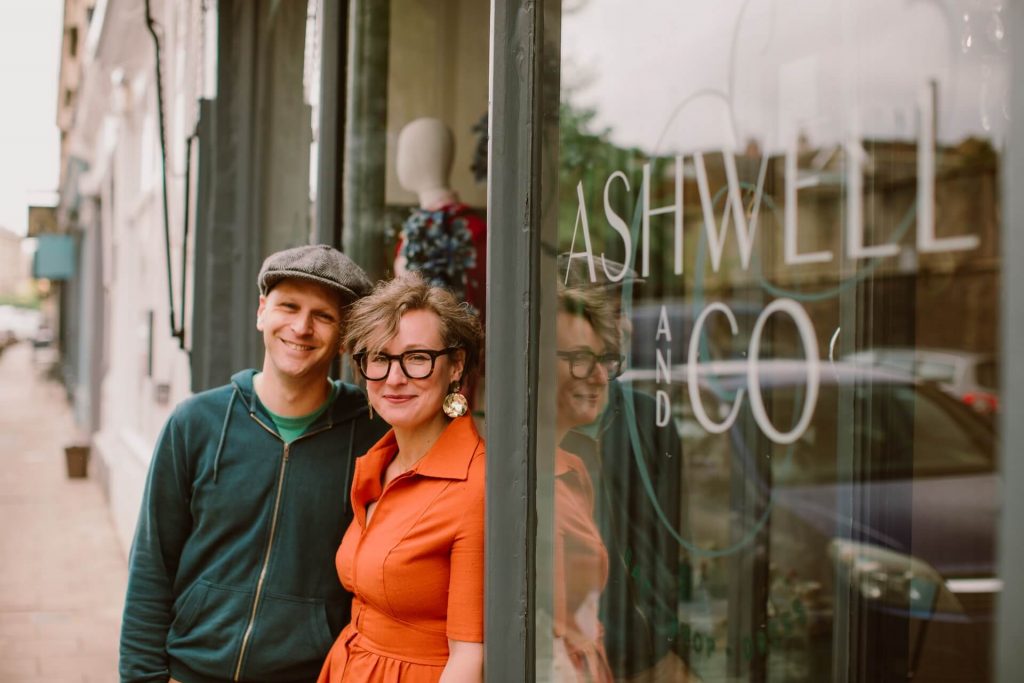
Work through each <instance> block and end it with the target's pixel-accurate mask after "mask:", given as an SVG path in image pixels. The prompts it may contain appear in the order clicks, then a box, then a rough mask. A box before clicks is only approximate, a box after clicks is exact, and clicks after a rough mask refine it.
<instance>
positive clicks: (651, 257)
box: [488, 0, 1019, 681]
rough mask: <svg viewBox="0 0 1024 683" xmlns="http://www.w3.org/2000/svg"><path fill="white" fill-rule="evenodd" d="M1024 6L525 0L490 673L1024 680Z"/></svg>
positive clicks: (496, 137) (517, 83) (498, 82)
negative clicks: (1005, 602) (1013, 442)
mask: <svg viewBox="0 0 1024 683" xmlns="http://www.w3.org/2000/svg"><path fill="white" fill-rule="evenodd" d="M534 12H536V14H534ZM1018 15H1019V12H1018ZM1012 23H1013V22H1012V21H1011V12H1010V11H1008V10H1007V9H1005V8H1004V6H1003V4H1001V3H996V2H984V3H978V2H962V1H961V0H956V1H954V2H949V3H943V4H939V3H892V2H880V1H878V2H874V1H872V2H858V3H854V2H837V3H828V4H822V3H818V2H798V3H772V2H764V3H760V2H741V1H739V0H737V1H735V2H725V3H715V4H713V5H711V4H707V3H697V2H667V1H665V2H642V3H620V2H612V1H611V0H584V1H577V2H571V3H570V2H564V3H558V2H547V3H542V5H541V6H540V7H536V8H533V7H532V6H529V7H526V8H512V7H506V6H505V4H504V3H495V5H494V18H493V26H494V36H493V44H494V56H493V65H492V66H493V70H494V71H493V74H492V79H493V80H492V101H493V107H492V136H493V139H492V143H491V173H492V175H491V193H490V197H489V205H490V210H491V223H492V224H493V227H492V231H491V240H492V241H491V248H492V252H491V253H495V251H500V250H502V249H504V250H507V251H508V252H509V253H516V254H518V255H521V256H522V258H521V259H518V260H517V262H516V263H515V264H513V263H506V264H504V269H502V267H503V266H499V265H498V264H497V263H496V262H495V261H494V260H492V266H493V269H492V274H491V284H492V286H491V292H490V297H491V298H490V300H489V301H490V304H489V307H490V310H491V311H492V314H491V317H490V320H489V322H488V329H489V334H490V335H491V338H490V340H489V349H488V352H489V354H490V355H489V358H490V362H491V366H490V367H489V382H490V383H491V387H492V388H493V387H494V386H496V385H500V386H502V387H506V388H507V392H506V393H505V394H504V395H503V396H502V401H503V406H504V407H503V410H502V411H501V415H500V417H499V416H498V415H497V414H496V413H495V411H494V410H489V411H488V413H489V415H490V419H489V421H488V429H489V432H488V434H489V438H490V440H491V444H490V451H491V461H492V462H491V468H490V476H491V478H492V482H493V480H494V478H495V477H498V476H501V477H503V478H504V480H503V481H502V482H501V483H500V484H495V485H492V486H490V488H489V491H490V494H489V495H490V497H489V511H490V516H491V522H490V527H489V528H490V530H491V538H494V536H495V534H500V535H501V538H502V539H503V540H502V543H501V544H498V543H495V542H494V541H491V542H489V559H488V561H489V567H495V569H490V570H489V574H488V578H489V586H490V588H489V592H488V614H489V617H488V619H489V621H488V627H489V631H488V638H489V639H490V638H492V635H493V634H495V633H499V632H500V633H501V635H502V639H501V643H500V645H498V644H495V643H494V641H493V640H492V641H491V643H490V644H489V645H488V663H489V668H488V671H489V675H494V673H495V672H499V671H500V672H504V671H513V670H514V671H515V672H516V675H517V676H519V677H520V678H522V677H533V678H535V679H536V680H588V679H587V678H586V676H592V677H596V678H597V679H598V680H600V679H601V676H602V675H605V673H604V672H610V674H611V675H612V676H614V677H615V679H616V680H632V679H633V678H634V677H640V678H638V679H637V680H685V679H686V678H685V677H686V675H687V674H686V672H689V673H690V676H691V678H692V679H693V680H705V681H823V680H833V681H889V680H893V681H895V680H907V679H909V678H913V679H914V680H927V681H946V680H949V681H968V680H969V681H984V680H995V675H996V674H995V671H994V667H993V664H992V662H993V661H994V659H993V658H994V652H995V640H996V636H997V629H996V628H995V623H996V618H997V613H996V609H995V607H996V604H997V602H998V600H999V596H1000V593H1001V591H1002V586H1003V580H1001V579H1003V578H1006V577H1005V576H1003V575H1002V574H1001V573H1000V572H999V571H998V569H997V558H998V547H997V543H996V539H997V536H998V532H999V528H1000V516H1001V513H1002V510H1001V508H1000V505H1001V501H1002V500H1006V496H1005V495H1003V494H1002V492H1001V491H1002V487H1003V474H1004V469H1003V468H1001V467H1000V465H999V456H998V448H997V447H998V444H999V443H1000V436H1001V425H1003V424H1005V423H1006V422H1008V420H1007V419H1006V416H1007V415H1009V414H1010V412H1009V411H1010V410H1011V409H1012V407H1013V406H1012V405H1011V406H1010V407H1009V408H1008V406H1007V396H1008V395H1009V394H1012V393H1013V391H1014V387H1004V386H1002V385H1003V384H1004V382H1003V378H1004V377H1007V376H1013V375H1012V373H1013V368H1014V367H1015V366H1014V365H1010V364H1011V363H1012V360H1010V359H1008V358H1007V356H1006V354H1005V353H1003V352H1002V351H1001V344H1002V341H1001V340H1002V339H1003V338H1013V336H1012V335H1013V331H1012V328H1010V329H1009V331H1007V330H1006V329H1004V324H1005V322H1006V321H1004V320H1003V318H1004V317H1005V314H1004V311H1007V310H1009V311H1011V314H1012V310H1013V308H1012V306H1013V304H1014V303H1015V302H1014V301H1013V299H1012V298H1011V297H1010V296H1009V295H1006V296H1005V297H1004V291H1005V290H1004V280H1005V281H1012V279H1013V274H1012V273H1004V272H1003V268H1004V264H1005V265H1007V266H1009V265H1010V263H1011V262H1012V261H1011V260H1010V259H1009V257H1008V256H1007V257H1004V256H1003V255H1004V254H1005V253H1006V250H1007V248H1012V246H1013V243H1012V242H1011V241H1010V240H1007V241H1006V243H1005V244H1004V243H1002V240H1004V239H1005V235H1006V230H1005V226H1004V220H1005V219H1004V216H1005V215H1006V214H1005V211H1006V209H1007V207H1005V206H1004V203H1003V188H1004V187H1007V186H1011V185H1012V183H1010V181H1008V180H1007V173H1009V172H1010V170H1009V169H1012V168H1014V166H1013V163H1014V161H1013V160H1014V159H1015V158H1016V157H1014V156H1012V155H1019V152H1018V151H1017V150H1016V148H1015V147H1014V146H1013V145H1012V144H1011V142H1012V141H1014V140H1018V139H1019V133H1018V134H1017V135H1016V136H1015V135H1013V134H1011V122H1010V111H1011V100H1010V98H1011V96H1012V93H1011V90H1010V84H1011V82H1012V79H1011V78H1010V70H1011V54H1012V52H1011V47H1012V45H1011V40H1010V38H1009V36H1010V35H1012V31H1010V30H1009V26H1010V24H1012ZM1017 163H1018V164H1019V162H1017ZM1008 201H1010V202H1014V201H1016V199H1015V198H1014V197H1013V196H1011V197H1009V198H1008ZM1011 210H1012V206H1011ZM1017 211H1018V212H1019V208H1018V209H1017ZM1011 215H1013V214H1011ZM509 216H514V217H516V218H515V219H511V220H510V219H507V218H505V219H503V218H502V217H509ZM517 222H521V223H522V224H523V226H524V227H530V228H531V229H530V230H526V231H517V230H515V229H514V227H513V224H515V223H517ZM506 223H507V225H503V224H506ZM499 230H501V232H499ZM510 233H511V234H510ZM570 253H571V255H572V256H571V257H569V256H568V254H570ZM624 265H625V267H624ZM495 285H500V287H496V286H495ZM579 291H583V292H584V294H583V295H582V296H583V298H584V299H586V301H585V302H584V304H579V302H577V303H576V304H574V305H576V306H577V309H576V310H578V308H579V306H581V305H582V306H584V307H587V306H590V307H593V308H595V309H601V308H603V309H608V310H610V312H611V313H610V315H611V319H612V320H615V321H617V327H616V328H615V330H614V334H609V333H608V331H607V330H604V331H603V332H602V331H601V330H598V329H597V328H598V327H600V325H599V321H600V320H601V319H603V318H601V316H598V317H597V319H589V322H588V325H583V326H581V325H579V324H578V320H577V318H578V317H579V316H576V315H575V314H570V315H567V314H566V311H567V309H566V302H567V301H570V300H572V299H573V297H574V296H575V293H578V292H579ZM524 301H526V302H529V305H528V307H527V308H525V309H524V308H523V307H522V303H523V302H524ZM499 302H500V303H499ZM502 305H504V308H502ZM512 307H517V308H515V309H513V308H512ZM496 310H520V311H522V315H520V316H516V317H514V318H511V317H508V318H506V319H505V320H504V321H503V320H501V319H499V318H497V317H496V316H495V315H494V311H496ZM505 332H507V333H508V334H505ZM1004 334H1005V335H1007V336H1006V337H1002V336H1001V335H1004ZM517 335H519V336H518V337H517ZM580 351H583V352H584V353H578V352H580ZM496 352H500V354H501V355H503V357H507V356H508V355H509V354H511V355H513V356H516V357H518V358H520V359H521V360H522V363H520V364H518V365H517V368H516V370H515V372H514V373H513V372H512V371H511V370H508V369H506V370H505V371H504V373H505V374H502V372H503V371H502V369H500V368H499V367H498V366H497V365H496V364H495V360H494V359H495V358H496V357H497V355H498V354H497V353H496ZM585 352H593V353H594V354H596V355H597V356H604V358H603V359H601V358H599V359H598V362H597V364H596V366H595V367H594V370H593V372H592V374H591V375H590V376H589V377H588V376H587V371H588V370H589V368H588V365H593V360H592V359H593V356H588V355H587V353H585ZM614 354H621V355H622V356H623V358H624V363H623V366H622V368H621V374H619V375H618V377H617V378H614V379H610V380H609V379H608V377H609V373H607V372H606V370H604V369H601V368H602V367H603V366H602V361H603V362H604V366H607V367H608V369H610V370H612V372H611V373H610V374H612V375H614V374H616V372H618V371H619V368H618V367H616V363H615V362H614V361H612V360H611V358H612V355H614ZM1008 365H1009V370H1007V369H1006V366H1008ZM523 367H526V368H527V372H525V373H523V372H522V368H523ZM506 375H507V376H506ZM499 379H500V380H502V381H496V380H499ZM504 380H507V382H506V381H504ZM497 400H498V399H497V397H496V396H495V395H494V392H493V391H491V392H490V395H489V406H492V407H494V406H497V403H496V402H497ZM1010 428H1011V429H1012V428H1013V427H1012V425H1011V427H1010ZM506 458H507V459H508V460H507V461H506ZM498 459H500V460H501V461H502V462H501V463H500V464H499V463H497V462H496V461H497V460H498ZM1009 473H1010V469H1009V468H1007V469H1006V470H1005V474H1009ZM509 482H512V483H511V484H510V483H509ZM513 504H514V505H518V506H519V508H515V509H514V508H512V507H509V506H510V505H513ZM513 510H515V517H516V519H511V518H510V515H512V513H513ZM534 516H535V517H534ZM534 521H535V523H536V533H535V534H534V533H533V532H532V524H533V522H534ZM510 538H513V539H519V541H520V542H519V543H510V542H509V539H510ZM506 586H507V587H508V590H502V587H506ZM509 591H511V593H510V592H509ZM524 611H525V612H526V613H527V617H526V619H525V621H517V620H516V619H514V618H510V616H509V615H510V614H518V613H522V612H524ZM1013 614H1014V611H1013V608H1012V605H1010V606H1009V607H1007V609H1006V611H1005V612H1004V614H1003V619H1004V622H1003V623H1006V624H1011V622H1013V621H1014V619H1015V618H1016V617H1014V616H1013ZM1011 626H1012V624H1011ZM522 654H525V655H526V657H527V658H528V659H529V661H528V662H527V663H526V664H525V665H524V664H523V663H522V662H521V661H518V660H517V657H521V655H522ZM1004 660H1005V658H1004ZM1005 661H1009V662H1011V663H1010V664H1004V669H1003V673H1004V674H1006V673H1009V674H1010V675H1011V676H1012V674H1013V669H1012V658H1010V659H1008V660H1005ZM505 663H507V664H508V666H505ZM517 667H522V668H517ZM510 680H512V679H510ZM517 680H518V679H517ZM1003 680H1012V677H1011V678H1005V675H1004V678H1003Z"/></svg>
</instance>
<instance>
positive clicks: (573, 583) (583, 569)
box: [554, 448, 613, 683]
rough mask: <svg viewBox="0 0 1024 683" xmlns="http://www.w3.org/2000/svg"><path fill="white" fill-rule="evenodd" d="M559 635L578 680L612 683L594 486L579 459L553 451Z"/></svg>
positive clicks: (605, 561) (603, 561)
mask: <svg viewBox="0 0 1024 683" xmlns="http://www.w3.org/2000/svg"><path fill="white" fill-rule="evenodd" d="M554 555H555V558H554V559H555V586H554V601H555V604H554V612H555V623H554V627H555V637H556V638H562V639H563V640H564V643H565V647H566V650H567V651H568V654H569V657H570V659H571V660H572V662H573V667H574V669H575V672H576V676H577V680H580V681H594V682H595V683H605V682H607V683H611V681H612V678H613V677H612V673H611V669H610V668H609V666H608V658H607V656H606V654H605V650H604V628H603V626H602V625H601V622H600V621H599V620H598V614H597V605H598V599H599V598H600V595H601V591H602V590H604V587H605V584H606V583H607V581H608V551H607V550H606V549H605V546H604V542H603V541H602V540H601V535H600V533H599V532H598V530H597V524H596V523H595V522H594V486H593V483H592V482H591V481H590V475H589V474H587V468H586V466H585V465H584V464H583V461H582V460H580V459H579V458H578V457H576V456H575V455H573V454H572V453H569V452H568V451H564V450H562V449H561V448H559V449H558V450H557V451H556V452H555V547H554Z"/></svg>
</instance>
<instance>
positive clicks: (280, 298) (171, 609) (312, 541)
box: [120, 245, 387, 683]
mask: <svg viewBox="0 0 1024 683" xmlns="http://www.w3.org/2000/svg"><path fill="white" fill-rule="evenodd" d="M259 287H260V298H259V308H258V309H257V313H256V328H257V329H258V330H260V331H261V332H262V333H263V342H264V345H265V347H266V352H265V354H264V357H263V369H262V371H261V372H257V371H255V370H243V371H242V372H239V373H237V374H235V375H234V376H233V377H232V378H231V383H230V384H228V385H226V386H223V387H220V388H217V389H212V390H210V391H206V392H203V393H200V394H197V395H196V396H193V397H192V398H190V399H188V400H186V401H184V402H183V403H181V404H180V405H179V406H178V407H177V408H176V409H175V411H174V413H173V414H172V415H171V417H170V419H169V420H168V422H167V424H166V425H165V427H164V429H163V432H162V433H161V435H160V438H159V440H158V442H157V446H156V450H155V453H154V455H153V460H152V463H151V466H150V471H149V477H148V479H147V482H146V489H145V492H144V497H143V502H142V511H141V513H140V517H139V524H138V529H137V531H136V535H135V541H134V543H133V547H132V553H131V559H130V567H129V577H128V594H127V599H126V603H125V610H124V621H123V624H122V630H121V662H120V671H121V680H122V681H125V682H133V681H161V682H162V681H167V680H169V679H170V680H172V681H179V682H181V683H212V682H215V681H216V682H219V681H311V680H315V679H316V677H317V673H318V671H319V669H320V665H321V664H322V662H323V659H324V657H325V656H326V654H327V651H328V650H329V649H330V647H331V644H332V643H333V641H334V639H335V637H336V636H337V634H338V632H339V631H340V630H341V628H342V626H343V625H344V624H346V623H348V620H349V613H348V610H349V601H350V597H349V596H348V595H347V594H346V593H345V592H344V591H343V589H342V588H341V584H340V582H339V580H338V577H337V574H336V572H335V568H334V556H335V553H336V551H337V548H338V545H339V543H340V541H341V537H342V534H344V532H345V529H346V528H347V526H348V524H349V521H350V519H351V506H350V504H349V484H350V482H351V473H352V468H353V460H354V458H355V457H356V456H359V455H362V454H363V453H364V452H365V451H366V450H367V449H368V448H369V447H370V446H371V445H373V444H374V443H375V442H376V441H377V439H378V438H379V437H380V436H381V435H382V434H383V433H384V432H385V431H386V430H387V425H386V424H385V423H383V421H381V420H380V419H379V418H377V419H376V420H371V419H370V418H369V416H368V411H367V403H366V397H365V395H364V394H363V392H362V391H361V390H359V389H358V388H356V387H354V386H351V385H347V384H343V383H341V382H337V381H333V382H332V381H331V380H330V379H329V378H328V373H329V371H330V368H331V364H332V362H333V360H334V359H335V357H336V356H337V355H338V353H339V351H340V348H339V340H340V335H341V328H342V325H343V324H344V314H345V311H346V308H347V306H348V304H350V303H351V302H352V301H354V300H355V299H357V298H359V297H361V296H363V295H364V294H366V293H367V292H368V291H369V289H370V282H369V280H368V279H367V277H366V275H365V274H364V273H363V271H362V270H360V268H359V267H358V266H356V265H355V264H354V263H353V262H352V261H351V260H349V259H348V257H346V256H345V255H344V254H342V253H340V252H338V251H337V250H335V249H333V248H331V247H329V246H326V245H316V246H302V247H297V248H294V249H288V250H285V251H281V252H277V253H275V254H272V255H271V256H269V257H268V258H267V259H266V261H264V263H263V267H262V269H261V270H260V274H259Z"/></svg>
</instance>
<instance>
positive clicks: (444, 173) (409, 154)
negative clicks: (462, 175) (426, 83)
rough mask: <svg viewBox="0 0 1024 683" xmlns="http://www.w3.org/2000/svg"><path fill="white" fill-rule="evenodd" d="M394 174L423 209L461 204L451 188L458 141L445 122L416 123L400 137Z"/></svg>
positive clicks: (426, 120)
mask: <svg viewBox="0 0 1024 683" xmlns="http://www.w3.org/2000/svg"><path fill="white" fill-rule="evenodd" d="M395 156H396V158H395V170H396V172H397V173H398V182H399V183H400V184H401V186H402V187H403V188H405V189H406V190H409V191H410V192H415V193H416V196H417V197H418V198H419V202H420V206H421V207H422V208H424V209H431V210H433V209H438V208H440V207H442V206H444V205H445V204H450V203H452V202H455V201H458V197H457V196H456V194H455V192H454V191H453V190H452V189H451V188H450V187H449V186H448V185H449V179H448V176H449V174H450V173H451V170H452V159H453V157H454V156H455V138H454V136H453V135H452V132H451V131H450V130H449V129H448V126H446V125H445V124H444V122H443V121H441V120H439V119H434V118H419V119H414V120H413V121H411V122H410V123H408V124H406V125H405V127H404V128H402V131H401V132H400V133H399V134H398V145H397V152H396V155H395Z"/></svg>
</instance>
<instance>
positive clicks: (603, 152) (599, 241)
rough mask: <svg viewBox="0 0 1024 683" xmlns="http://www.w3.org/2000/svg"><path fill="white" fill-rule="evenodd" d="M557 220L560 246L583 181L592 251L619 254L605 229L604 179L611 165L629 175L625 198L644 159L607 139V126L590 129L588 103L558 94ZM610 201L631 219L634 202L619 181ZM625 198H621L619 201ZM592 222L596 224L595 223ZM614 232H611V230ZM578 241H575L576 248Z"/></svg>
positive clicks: (592, 113) (593, 114)
mask: <svg viewBox="0 0 1024 683" xmlns="http://www.w3.org/2000/svg"><path fill="white" fill-rule="evenodd" d="M558 110H559V150H558V151H559V168H558V192H559V202H558V204H559V221H558V241H559V246H560V248H565V249H567V248H568V247H569V243H570V241H571V240H572V231H573V226H574V225H575V222H576V212H577V209H578V202H577V198H576V186H577V185H578V184H579V183H580V182H582V183H583V195H584V198H585V200H586V203H587V210H588V212H589V214H590V216H591V219H590V220H591V228H590V236H591V239H592V240H593V248H594V251H595V253H601V252H602V251H609V255H610V256H612V257H614V258H616V259H618V260H624V259H625V256H626V255H625V254H622V253H616V252H615V249H616V248H618V249H619V250H620V251H621V244H620V242H619V240H618V238H617V236H616V238H615V239H614V240H610V244H608V245H607V249H606V244H605V243H606V240H608V230H607V229H605V219H604V213H603V206H604V185H605V182H606V181H607V180H608V177H609V176H610V175H611V174H612V173H614V172H615V171H622V172H623V173H625V174H626V176H627V177H628V178H629V187H630V192H629V195H630V198H631V197H635V196H637V194H636V193H637V192H638V191H639V189H640V181H641V178H642V171H641V167H642V165H643V163H644V162H645V161H646V158H645V157H644V155H643V154H642V153H641V152H640V150H638V149H635V148H629V149H627V148H622V147H617V146H615V145H614V144H612V142H611V141H610V139H609V138H610V134H611V129H610V128H607V127H604V128H599V129H597V130H595V125H594V120H595V119H596V118H597V110H596V109H593V108H590V107H579V106H574V105H572V104H570V103H569V102H568V101H567V99H563V100H562V102H561V103H560V104H559V109H558ZM611 199H612V204H613V206H614V207H615V209H616V211H617V212H618V213H619V215H621V216H623V217H625V218H626V221H627V223H628V222H630V219H631V213H630V212H631V211H632V210H633V207H634V204H635V202H634V201H632V200H631V199H627V198H626V193H625V192H624V188H623V187H622V185H621V184H619V185H617V186H616V191H615V192H613V193H612V196H611ZM624 199H626V201H623V200H624ZM595 228H596V229H595ZM613 234H614V233H613ZM581 248H582V245H581V244H579V243H577V246H576V250H577V251H579V250H580V249H581Z"/></svg>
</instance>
